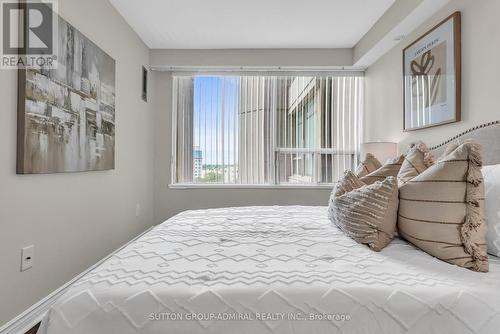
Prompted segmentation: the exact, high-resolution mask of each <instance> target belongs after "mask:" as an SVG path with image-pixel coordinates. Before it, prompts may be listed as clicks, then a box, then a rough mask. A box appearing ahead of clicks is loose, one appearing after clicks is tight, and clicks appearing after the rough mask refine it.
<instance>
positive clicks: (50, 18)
mask: <svg viewBox="0 0 500 334" xmlns="http://www.w3.org/2000/svg"><path fill="white" fill-rule="evenodd" d="M1 18H2V24H1V29H2V33H1V37H2V41H1V46H2V52H1V57H2V59H1V68H39V69H41V68H44V69H53V68H55V66H56V65H57V62H56V61H55V60H56V53H57V45H56V44H57V27H58V16H57V14H56V2H55V1H44V2H41V1H29V0H26V1H19V2H18V1H12V0H9V1H1Z"/></svg>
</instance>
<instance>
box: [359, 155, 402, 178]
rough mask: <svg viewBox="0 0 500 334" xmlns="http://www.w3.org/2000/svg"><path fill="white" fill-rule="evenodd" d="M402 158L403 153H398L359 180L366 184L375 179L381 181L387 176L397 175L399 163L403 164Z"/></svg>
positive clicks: (399, 167)
mask: <svg viewBox="0 0 500 334" xmlns="http://www.w3.org/2000/svg"><path fill="white" fill-rule="evenodd" d="M404 158H405V157H404V155H400V156H399V157H397V158H394V159H392V160H389V161H387V162H386V163H385V164H384V165H383V166H382V167H380V168H379V169H377V170H376V171H374V172H371V173H370V174H368V175H366V176H363V177H361V178H360V180H361V181H362V182H364V183H366V184H372V183H374V182H376V181H383V180H384V179H385V178H386V177H389V176H393V177H397V176H398V173H399V170H400V169H401V165H402V164H403V161H404Z"/></svg>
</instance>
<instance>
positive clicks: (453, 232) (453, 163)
mask: <svg viewBox="0 0 500 334" xmlns="http://www.w3.org/2000/svg"><path fill="white" fill-rule="evenodd" d="M480 150H481V148H480V146H479V145H478V144H475V143H472V142H466V143H464V144H462V145H460V146H458V147H456V148H455V149H454V150H450V151H449V152H448V155H446V156H443V157H441V158H440V159H439V160H438V161H437V162H436V164H434V165H433V166H431V167H429V168H428V169H426V170H425V171H424V172H423V173H422V174H420V175H418V176H417V177H415V178H414V179H411V180H409V181H407V182H406V183H405V184H404V185H403V186H401V187H400V188H399V201H400V206H399V213H398V232H399V235H400V236H402V237H403V238H405V239H406V240H408V241H409V242H411V243H413V244H414V245H415V246H417V247H419V248H421V249H422V250H424V251H426V252H427V253H429V254H431V255H433V256H435V257H437V258H439V259H441V260H443V261H446V262H449V263H452V264H456V265H458V266H461V267H465V268H469V269H472V270H475V271H483V272H486V271H488V257H487V255H486V224H485V221H484V187H483V186H484V185H483V177H482V174H481V153H480Z"/></svg>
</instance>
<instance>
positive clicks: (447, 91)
mask: <svg viewBox="0 0 500 334" xmlns="http://www.w3.org/2000/svg"><path fill="white" fill-rule="evenodd" d="M460 120H461V13H460V12H455V13H453V14H451V15H450V16H448V17H447V18H446V19H444V20H443V21H441V22H440V23H438V24H437V25H436V26H434V27H433V28H432V29H430V30H429V31H428V32H426V33H425V34H424V35H422V36H421V37H419V38H418V39H417V40H415V41H414V42H413V43H411V44H410V45H408V46H407V47H406V48H404V49H403V130H404V131H405V132H407V131H414V130H419V129H425V128H430V127H435V126H439V125H443V124H449V123H455V122H459V121H460Z"/></svg>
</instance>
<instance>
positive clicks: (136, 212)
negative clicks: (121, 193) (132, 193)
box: [135, 203, 141, 217]
mask: <svg viewBox="0 0 500 334" xmlns="http://www.w3.org/2000/svg"><path fill="white" fill-rule="evenodd" d="M140 215H141V205H140V204H139V203H137V204H136V205H135V216H136V217H139V216H140Z"/></svg>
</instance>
